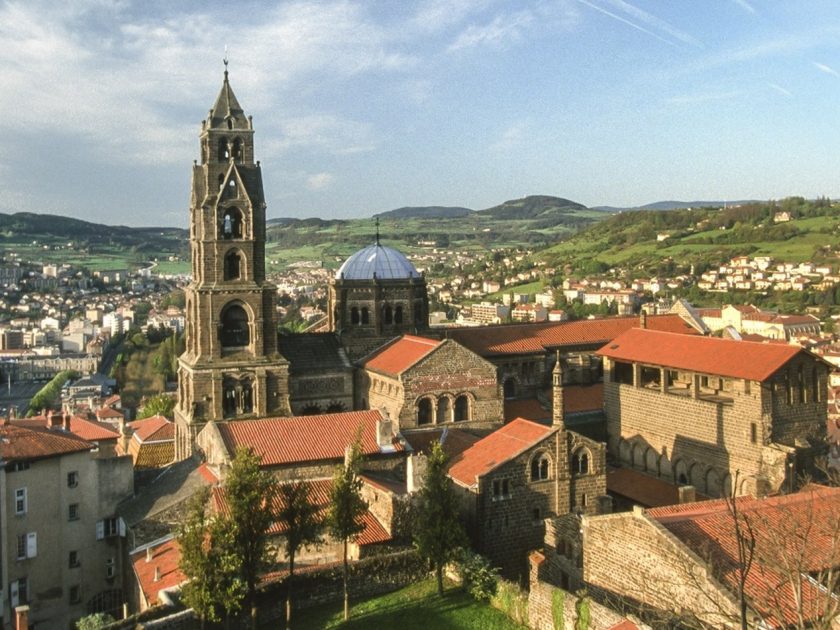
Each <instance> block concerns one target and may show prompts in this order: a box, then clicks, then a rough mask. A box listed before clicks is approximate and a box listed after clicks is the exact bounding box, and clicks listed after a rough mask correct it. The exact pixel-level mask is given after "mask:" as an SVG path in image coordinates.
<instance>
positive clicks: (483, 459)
mask: <svg viewBox="0 0 840 630" xmlns="http://www.w3.org/2000/svg"><path fill="white" fill-rule="evenodd" d="M554 432H555V429H553V428H552V427H547V426H545V425H542V424H537V423H536V422H531V421H530V420H523V419H522V418H517V419H516V420H514V421H512V422H509V423H508V424H506V425H505V426H503V427H502V428H501V429H499V430H497V431H494V432H493V433H491V434H490V435H488V436H487V437H486V438H484V439H483V440H479V441H478V442H476V443H475V444H474V445H473V446H471V447H470V448H468V449H467V450H466V451H464V452H463V453H461V455H459V456H458V457H456V458H455V459H454V460H453V462H452V465H451V466H450V467H449V476H450V477H452V479H454V480H455V481H457V482H458V483H460V484H462V485H465V486H474V485H475V484H477V483H478V478H479V477H481V476H483V475H486V474H487V473H489V472H490V471H492V470H494V469H496V468H498V467H499V466H501V465H502V464H504V463H505V462H507V461H509V460H511V459H513V458H514V457H516V456H517V455H519V454H521V453H523V452H524V451H526V450H528V449H529V448H531V447H533V446H535V445H536V444H538V443H539V442H541V441H542V440H544V439H545V438H547V437H548V436H549V435H551V434H552V433H554Z"/></svg>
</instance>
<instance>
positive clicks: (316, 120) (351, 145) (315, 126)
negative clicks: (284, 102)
mask: <svg viewBox="0 0 840 630" xmlns="http://www.w3.org/2000/svg"><path fill="white" fill-rule="evenodd" d="M277 125H278V127H279V137H269V139H268V140H267V141H265V144H264V145H263V147H264V148H263V151H264V152H265V155H267V156H275V155H278V154H282V153H285V152H286V151H289V150H299V149H301V148H302V147H306V148H309V149H315V150H318V151H323V152H326V153H330V154H333V155H348V154H353V153H366V152H369V151H373V150H374V149H375V148H376V142H375V141H374V139H373V131H372V127H371V125H370V124H368V123H361V122H356V121H352V120H348V119H345V118H342V117H339V116H336V115H332V114H309V115H304V116H298V117H284V118H282V119H281V120H279V121H278V123H277Z"/></svg>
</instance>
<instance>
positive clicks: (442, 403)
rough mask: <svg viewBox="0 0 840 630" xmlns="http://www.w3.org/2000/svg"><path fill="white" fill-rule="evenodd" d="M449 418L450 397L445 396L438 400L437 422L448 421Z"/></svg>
mask: <svg viewBox="0 0 840 630" xmlns="http://www.w3.org/2000/svg"><path fill="white" fill-rule="evenodd" d="M448 420H449V399H448V398H446V397H445V396H444V397H443V398H441V399H440V400H438V404H437V423H438V424H440V423H442V422H446V421H448Z"/></svg>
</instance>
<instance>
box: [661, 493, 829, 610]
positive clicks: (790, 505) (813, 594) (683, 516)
mask: <svg viewBox="0 0 840 630" xmlns="http://www.w3.org/2000/svg"><path fill="white" fill-rule="evenodd" d="M737 502H738V503H737V505H738V511H739V513H740V514H741V516H742V518H744V519H746V521H748V522H749V524H750V526H751V528H752V531H753V532H754V534H755V555H754V563H753V566H752V569H751V570H750V572H749V573H748V574H747V581H746V584H745V591H746V594H747V598H748V600H749V601H750V605H751V607H752V608H753V609H755V610H757V611H758V612H759V614H761V615H762V617H764V619H765V620H766V621H768V622H769V623H771V624H773V625H775V626H779V625H782V623H783V624H784V625H785V626H787V624H790V625H791V626H792V625H794V624H796V622H797V618H796V612H797V607H796V606H795V604H794V593H793V591H792V588H791V584H790V580H789V579H787V578H786V577H785V575H784V572H783V571H781V570H780V565H781V564H783V563H785V562H790V563H793V564H792V566H793V567H794V571H797V572H799V571H800V570H801V571H803V572H805V573H810V574H812V575H816V574H818V573H819V572H820V571H822V570H825V569H828V568H830V567H837V566H838V565H840V541H838V532H837V523H838V521H839V519H840V488H826V487H822V486H808V487H806V488H805V489H803V490H801V491H800V492H798V493H796V494H790V495H784V496H777V497H768V498H765V499H755V498H753V497H739V498H738V499H737ZM647 515H648V516H649V517H651V518H653V519H655V520H656V521H658V522H659V523H660V524H662V525H663V526H664V527H666V528H667V529H668V530H669V531H670V532H672V533H673V534H674V535H675V536H676V537H677V538H679V539H680V540H681V541H683V542H684V543H685V544H686V545H687V546H688V547H690V548H691V549H692V550H694V551H695V552H696V553H698V554H699V555H700V556H701V557H709V556H711V559H712V562H713V563H714V565H715V568H716V571H717V572H718V574H719V575H720V576H721V579H722V580H723V582H724V583H725V584H727V585H728V586H729V587H730V588H733V589H734V588H737V586H736V585H737V580H738V573H739V572H738V562H737V558H738V546H737V539H736V537H735V534H734V527H733V521H732V518H733V517H732V515H731V513H730V511H729V508H728V507H727V502H726V501H725V500H717V501H705V502H702V503H686V504H682V505H675V506H671V507H664V508H657V509H652V510H648V511H647ZM799 582H800V584H801V589H802V601H803V607H802V609H803V613H804V615H805V618H806V620H807V619H813V618H814V617H815V616H816V615H818V614H819V610H820V606H821V604H822V602H823V601H824V599H823V598H824V597H825V595H824V593H823V592H822V590H821V589H820V587H818V586H815V584H814V583H813V582H812V581H810V580H808V579H802V580H801V581H799ZM780 617H781V618H780Z"/></svg>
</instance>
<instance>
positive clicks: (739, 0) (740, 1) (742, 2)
mask: <svg viewBox="0 0 840 630" xmlns="http://www.w3.org/2000/svg"><path fill="white" fill-rule="evenodd" d="M732 1H733V2H734V3H735V4H737V5H738V6H739V7H741V8H742V9H744V11H746V12H747V13H752V14H753V15H755V12H756V11H755V7H754V6H753V5H751V4H750V3H749V2H747V0H732Z"/></svg>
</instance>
